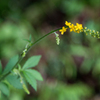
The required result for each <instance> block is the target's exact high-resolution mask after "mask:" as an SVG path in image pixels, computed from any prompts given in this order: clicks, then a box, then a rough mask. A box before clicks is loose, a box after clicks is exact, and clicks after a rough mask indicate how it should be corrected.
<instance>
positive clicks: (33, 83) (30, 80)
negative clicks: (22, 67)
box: [23, 71, 37, 90]
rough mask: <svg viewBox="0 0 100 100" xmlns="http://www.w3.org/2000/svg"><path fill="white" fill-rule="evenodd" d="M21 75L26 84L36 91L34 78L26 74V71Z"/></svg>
mask: <svg viewBox="0 0 100 100" xmlns="http://www.w3.org/2000/svg"><path fill="white" fill-rule="evenodd" d="M23 75H24V77H25V79H26V80H27V82H28V83H29V84H30V85H31V86H32V87H33V88H34V89H35V90H37V82H36V80H35V78H34V77H33V76H32V75H31V73H29V72H27V71H23Z"/></svg>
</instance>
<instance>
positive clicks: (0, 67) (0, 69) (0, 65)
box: [0, 61, 2, 74]
mask: <svg viewBox="0 0 100 100" xmlns="http://www.w3.org/2000/svg"><path fill="white" fill-rule="evenodd" d="M1 73H2V64H1V61H0V74H1Z"/></svg>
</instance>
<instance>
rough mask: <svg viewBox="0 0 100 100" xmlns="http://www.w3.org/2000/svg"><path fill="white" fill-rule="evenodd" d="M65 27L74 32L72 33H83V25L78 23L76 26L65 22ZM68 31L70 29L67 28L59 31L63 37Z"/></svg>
mask: <svg viewBox="0 0 100 100" xmlns="http://www.w3.org/2000/svg"><path fill="white" fill-rule="evenodd" d="M65 25H66V26H67V27H69V28H70V32H72V31H74V32H76V33H80V32H83V27H82V24H79V23H76V25H74V24H71V23H70V22H67V21H66V22H65ZM67 29H68V28H66V27H62V29H60V30H59V31H60V32H61V34H62V35H63V34H64V32H66V30H67Z"/></svg>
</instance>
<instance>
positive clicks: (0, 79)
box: [0, 28, 61, 81]
mask: <svg viewBox="0 0 100 100" xmlns="http://www.w3.org/2000/svg"><path fill="white" fill-rule="evenodd" d="M60 29H61V28H59V29H56V30H53V31H51V32H49V33H47V34H46V35H44V36H42V37H41V38H39V39H38V40H37V41H35V42H33V43H31V46H29V47H28V48H27V52H26V54H27V53H28V51H29V50H30V49H31V48H32V47H33V46H34V45H35V44H37V43H38V42H40V41H41V40H42V39H44V38H45V37H47V36H48V35H50V34H52V33H54V32H56V31H59V30H60ZM22 53H23V52H22ZM22 53H21V54H22ZM26 54H25V55H26ZM23 58H24V57H22V55H20V57H19V60H18V62H17V63H16V64H15V66H14V67H13V69H14V68H16V67H17V65H18V64H19V63H20V62H21V61H22V59H23ZM13 69H12V70H13ZM10 73H11V72H8V73H7V74H5V75H4V76H2V77H1V78H0V81H2V80H3V79H4V78H5V77H6V76H8V75H9V74H10Z"/></svg>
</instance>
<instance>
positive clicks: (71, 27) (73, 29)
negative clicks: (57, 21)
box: [69, 24, 75, 32]
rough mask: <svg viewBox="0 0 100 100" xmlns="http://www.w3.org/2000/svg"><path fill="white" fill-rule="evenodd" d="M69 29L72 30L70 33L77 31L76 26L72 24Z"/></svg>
mask: <svg viewBox="0 0 100 100" xmlns="http://www.w3.org/2000/svg"><path fill="white" fill-rule="evenodd" d="M69 28H70V32H72V31H75V26H74V24H71V25H70V26H69Z"/></svg>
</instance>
